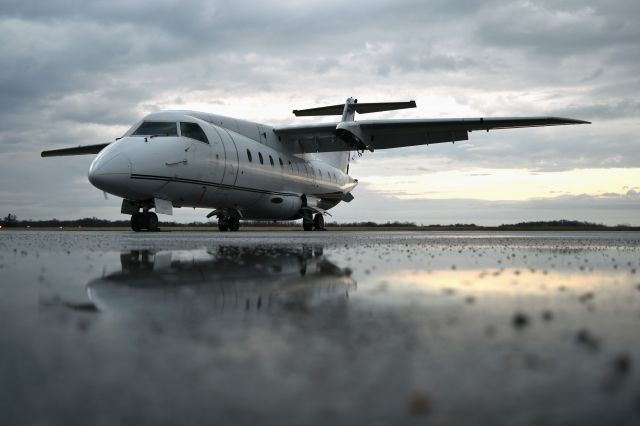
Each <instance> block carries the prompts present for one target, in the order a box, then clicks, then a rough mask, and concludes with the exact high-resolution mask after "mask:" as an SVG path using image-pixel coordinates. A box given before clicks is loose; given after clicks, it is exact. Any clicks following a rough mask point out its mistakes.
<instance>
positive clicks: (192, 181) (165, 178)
mask: <svg viewBox="0 0 640 426" xmlns="http://www.w3.org/2000/svg"><path fill="white" fill-rule="evenodd" d="M131 179H138V180H158V181H163V182H176V183H186V184H192V185H203V186H212V187H215V188H220V189H233V190H238V191H246V192H255V193H258V194H270V195H284V196H294V197H299V196H300V195H301V194H295V193H292V192H279V191H268V190H265V189H257V188H248V187H242V186H234V185H226V184H223V183H214V182H207V181H203V180H196V179H185V178H179V177H170V176H155V175H141V174H136V173H132V174H131Z"/></svg>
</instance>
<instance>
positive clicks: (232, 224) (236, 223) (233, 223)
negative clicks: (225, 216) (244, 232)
mask: <svg viewBox="0 0 640 426" xmlns="http://www.w3.org/2000/svg"><path fill="white" fill-rule="evenodd" d="M239 229H240V219H238V218H237V217H230V218H229V231H232V232H237V231H238V230H239Z"/></svg>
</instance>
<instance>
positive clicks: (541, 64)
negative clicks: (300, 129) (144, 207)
mask: <svg viewBox="0 0 640 426" xmlns="http://www.w3.org/2000/svg"><path fill="white" fill-rule="evenodd" d="M0 6H1V7H0V182H1V186H0V206H2V211H0V216H2V217H4V216H5V215H6V214H8V213H14V214H16V215H17V216H18V219H46V218H52V217H55V218H58V219H73V218H80V217H91V216H96V217H100V218H107V219H118V218H122V215H121V214H120V202H121V200H120V199H118V198H117V197H114V196H109V197H106V198H105V196H104V194H103V193H102V192H101V191H99V190H98V189H96V188H94V187H93V186H91V184H90V183H89V182H88V180H87V169H88V167H89V164H90V162H91V156H77V157H62V158H48V159H42V158H40V151H42V150H44V149H55V148H62V147H66V146H77V145H84V144H95V143H103V142H108V141H111V140H113V139H114V138H116V137H118V136H121V135H122V133H124V131H125V130H126V129H128V128H129V127H130V126H131V125H132V124H133V123H135V122H137V121H138V120H140V119H141V118H142V117H143V116H144V115H145V114H148V113H150V112H154V111H159V110H164V109H195V110H200V111H206V112H212V113H217V114H222V115H227V116H232V117H238V118H244V119H248V120H252V121H257V122H261V123H266V124H272V125H285V124H293V123H304V122H314V121H323V117H315V118H313V117H305V118H295V117H294V116H293V114H292V113H291V111H292V110H293V109H300V108H309V107H314V106H322V105H331V104H337V103H341V102H344V100H345V99H346V98H347V97H349V96H353V97H356V98H358V100H359V101H360V102H383V101H405V100H415V101H416V102H417V105H418V107H417V108H415V109H410V110H403V111H393V112H386V113H378V114H369V115H366V116H360V117H362V118H366V119H374V118H439V117H491V116H546V115H552V116H561V117H570V118H576V119H581V120H588V121H591V122H592V124H591V125H581V126H562V127H550V128H539V129H511V130H501V131H492V132H489V133H485V132H473V133H471V134H470V135H469V136H470V137H469V140H468V141H465V142H458V143H456V144H438V145H431V146H429V147H426V146H417V147H410V148H401V149H395V150H378V151H376V152H375V153H368V152H367V153H365V154H363V156H362V157H360V158H357V159H356V160H355V161H354V162H352V164H351V167H350V174H351V175H352V176H354V177H355V178H357V179H358V180H359V185H358V187H357V188H356V189H355V190H354V192H353V195H354V197H355V199H354V201H352V202H351V203H348V204H346V203H342V204H340V205H339V206H338V207H336V208H335V209H333V210H332V211H331V213H332V215H333V216H332V217H331V218H328V220H331V221H338V222H351V221H364V220H373V221H377V222H387V221H411V222H416V223H420V224H447V223H476V224H483V225H495V224H500V223H514V222H520V221H529V220H554V219H575V220H586V221H591V222H597V223H605V224H610V225H615V224H621V223H626V224H633V225H640V139H639V136H638V134H639V130H640V99H639V98H638V93H640V73H638V70H639V69H640V25H638V21H637V18H638V16H640V2H638V1H637V0H612V1H608V2H602V1H591V0H580V1H577V0H575V1H574V0H567V1H557V0H555V1H546V0H538V1H535V2H533V1H531V2H530V1H482V2H480V1H471V0H459V1H449V0H429V1H425V0H417V1H413V0H407V1H382V0H367V1H359V0H353V1H349V2H345V1H333V0H324V1H317V2H316V1H297V0H295V1H294V0H281V1H274V2H268V1H256V2H250V1H242V0H235V1H216V0H180V1H173V0H159V1H158V0H156V1H144V0H137V1H135V2H131V1H129V0H109V1H86V0H61V1H55V0H54V1H51V0H49V1H43V0H40V1H29V2H25V1H23V0H0ZM357 118H358V117H356V119H357ZM324 121H327V120H324ZM206 213H208V211H207V210H204V209H196V210H193V209H179V210H175V213H174V217H173V218H172V220H176V221H180V222H189V221H193V220H198V221H200V220H206V218H205V215H206ZM161 219H162V218H161Z"/></svg>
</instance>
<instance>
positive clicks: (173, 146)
mask: <svg viewBox="0 0 640 426" xmlns="http://www.w3.org/2000/svg"><path fill="white" fill-rule="evenodd" d="M198 114H199V115H198V118H196V117H194V113H191V112H189V113H186V112H180V111H165V112H159V113H154V114H150V115H148V116H147V117H145V118H144V119H143V120H142V121H141V122H140V123H137V124H136V125H134V126H133V127H132V128H131V129H130V130H129V131H128V132H127V133H125V135H124V136H123V137H122V138H120V139H119V140H117V141H116V142H114V143H112V144H110V145H109V146H107V147H106V148H105V149H103V150H102V151H101V152H100V153H99V154H98V156H97V157H96V158H95V159H94V161H93V162H92V164H91V166H90V168H89V180H90V181H91V183H92V184H93V185H94V186H96V187H97V188H99V189H101V190H103V191H106V192H108V193H110V194H113V195H116V196H118V197H122V198H124V199H126V200H129V201H132V202H134V203H140V205H144V203H152V202H153V200H166V201H169V202H171V204H172V205H173V206H174V207H204V208H213V209H218V210H219V211H236V212H238V214H239V215H240V217H241V218H242V219H268V220H290V219H298V218H300V217H302V216H301V214H300V211H301V208H302V207H304V206H305V205H309V206H312V207H316V208H319V209H322V210H327V209H330V208H332V207H334V206H335V205H337V204H338V203H339V202H340V201H341V200H342V198H343V196H344V195H345V194H346V193H348V192H349V191H351V190H352V189H353V188H354V187H355V186H356V184H357V181H356V180H355V179H353V178H351V177H350V176H348V175H347V174H346V173H345V172H344V171H343V170H340V169H339V168H337V167H335V166H333V165H331V164H329V163H327V162H325V161H323V160H322V159H321V158H318V157H320V156H317V155H314V154H295V153H294V151H295V150H294V149H292V147H291V145H290V141H288V143H289V145H287V144H286V143H283V142H282V141H280V140H279V138H278V136H277V135H276V134H275V133H274V132H273V128H272V127H270V126H266V125H262V124H258V123H252V122H249V121H244V120H236V119H233V118H228V117H223V116H217V115H212V114H203V113H198ZM145 122H151V123H153V122H165V123H176V129H177V132H176V134H170V135H144V134H136V129H138V128H139V127H140V125H141V124H142V123H145ZM181 123H195V124H197V125H199V126H200V128H201V129H202V131H203V132H204V134H205V135H206V138H202V137H201V138H200V139H206V141H204V140H200V139H195V138H192V137H189V135H188V134H184V133H185V131H184V129H182V131H181Z"/></svg>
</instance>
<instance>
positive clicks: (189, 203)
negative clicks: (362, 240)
mask: <svg viewBox="0 0 640 426" xmlns="http://www.w3.org/2000/svg"><path fill="white" fill-rule="evenodd" d="M415 107H416V103H415V101H409V102H384V103H358V100H357V99H353V98H349V99H347V101H346V102H345V103H344V104H339V105H331V106H325V107H319V108H311V109H303V110H294V111H293V113H294V114H295V115H296V116H298V117H300V116H321V115H342V119H341V121H339V122H332V123H321V124H302V125H291V126H282V127H272V126H268V125H265V124H260V123H253V122H250V121H245V120H240V119H235V118H229V117H224V116H221V115H214V114H208V113H203V112H194V111H163V112H156V113H152V114H149V115H147V116H146V117H145V118H144V119H143V120H142V121H140V122H138V123H136V124H135V125H134V126H133V127H131V128H130V129H129V130H128V131H127V132H126V133H125V134H124V135H123V136H122V137H120V138H118V139H116V140H115V141H114V142H109V143H102V144H97V145H87V146H79V147H74V148H64V149H56V150H49V151H43V152H42V154H41V155H42V157H55V156H64V155H81V154H98V155H97V156H96V157H95V159H94V160H93V162H92V163H91V166H90V167H89V181H90V182H91V183H92V184H93V185H94V186H95V187H96V188H98V189H101V190H103V191H105V192H108V193H110V194H113V195H116V196H118V197H122V198H123V201H122V208H121V212H122V213H123V214H129V215H131V228H132V229H133V230H134V231H141V230H147V231H157V230H158V216H157V215H156V213H161V214H168V215H171V214H173V208H174V207H176V208H177V207H204V208H211V209H213V211H212V212H211V213H209V214H208V215H207V217H208V218H210V217H212V216H216V217H217V218H218V228H219V229H220V231H237V230H238V229H239V227H240V220H241V219H245V220H274V221H278V220H296V219H302V226H303V228H304V230H305V231H310V230H313V229H315V230H322V229H323V228H324V215H325V214H328V212H327V210H329V209H331V208H332V207H335V206H336V205H337V204H338V203H340V201H345V202H350V201H351V200H352V199H353V195H351V191H352V190H353V189H354V188H355V186H356V185H357V184H358V180H357V179H353V178H352V177H351V176H349V158H350V155H351V153H352V152H354V151H357V152H359V153H361V152H363V151H365V150H369V151H371V152H373V151H374V150H375V149H387V148H400V147H405V146H414V145H430V144H435V143H445V142H456V141H462V140H467V139H468V134H469V133H470V132H472V131H474V130H478V131H480V130H485V131H487V132H488V131H489V130H493V129H507V128H517V127H536V126H555V125H564V124H589V122H587V121H582V120H574V119H569V118H559V117H519V118H444V119H404V120H366V121H354V116H355V113H356V112H357V113H360V114H366V113H372V112H380V111H391V110H397V109H404V108H415ZM151 209H155V212H156V213H154V212H152V211H150V210H151Z"/></svg>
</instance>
